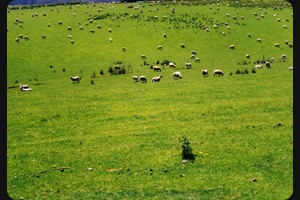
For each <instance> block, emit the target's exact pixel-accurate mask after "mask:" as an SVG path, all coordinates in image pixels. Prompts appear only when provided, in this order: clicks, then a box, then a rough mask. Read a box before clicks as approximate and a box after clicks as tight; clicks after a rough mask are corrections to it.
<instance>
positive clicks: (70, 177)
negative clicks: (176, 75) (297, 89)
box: [7, 3, 293, 199]
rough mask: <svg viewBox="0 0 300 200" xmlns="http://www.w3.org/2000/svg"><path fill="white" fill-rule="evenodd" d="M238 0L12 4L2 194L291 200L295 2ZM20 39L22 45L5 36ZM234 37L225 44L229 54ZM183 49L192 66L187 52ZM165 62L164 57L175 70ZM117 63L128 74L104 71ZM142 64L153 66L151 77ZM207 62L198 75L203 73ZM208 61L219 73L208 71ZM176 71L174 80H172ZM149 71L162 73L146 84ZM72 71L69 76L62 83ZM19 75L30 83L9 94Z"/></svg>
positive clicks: (21, 80) (37, 197) (19, 196)
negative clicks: (186, 149)
mask: <svg viewBox="0 0 300 200" xmlns="http://www.w3.org/2000/svg"><path fill="white" fill-rule="evenodd" d="M247 5H248V4H246V6H243V5H242V4H241V5H230V6H228V5H227V3H219V4H217V3H211V4H206V5H191V6H189V5H185V4H182V5H179V4H171V5H166V4H149V3H141V4H88V5H85V4H82V5H78V6H75V5H73V6H72V7H69V6H55V7H40V8H34V9H25V10H9V11H8V13H7V28H8V32H7V87H8V89H7V113H8V114H7V144H8V149H7V156H8V161H7V165H8V166H7V167H8V171H7V180H8V182H7V185H8V188H7V191H8V194H9V195H10V196H11V197H12V198H14V199H19V198H21V197H23V198H24V199H186V198H191V199H199V198H200V199H286V198H287V197H289V196H290V195H291V194H292V183H293V180H292V178H293V170H292V166H293V165H292V163H293V71H290V70H288V67H290V66H293V48H291V47H289V46H288V44H285V41H288V43H291V44H292V43H293V35H292V33H293V16H292V15H291V14H292V12H293V10H292V8H291V7H290V6H288V5H287V4H286V3H285V4H284V3H281V4H280V3H276V4H272V3H270V4H269V6H266V7H265V6H263V7H260V5H251V6H247ZM135 7H136V8H135ZM172 8H174V9H175V13H172V11H171V9H172ZM155 10H156V11H155ZM73 13H74V15H73ZM254 13H257V14H258V15H257V16H256V15H255V14H254ZM43 14H45V15H46V16H43ZM226 14H228V15H229V16H227V15H226ZM234 16H235V17H236V18H234ZM241 16H243V17H242V18H241ZM257 17H259V19H258V18H257ZM278 18H280V21H278ZM20 20H22V21H23V23H22V22H20ZM89 20H91V21H89ZM59 21H62V25H59V24H58V22H59ZM15 22H16V23H15ZM79 22H80V23H81V25H79V24H78V23H79ZM225 22H228V26H229V27H230V30H229V29H228V28H227V27H226V25H225ZM48 23H50V27H48V26H47V24H48ZM19 24H22V27H20V25H19ZM97 25H101V28H97ZM214 25H216V26H217V27H216V28H215V27H214ZM283 25H286V27H287V28H283ZM80 26H83V30H81V29H80V28H79V27H80ZM205 26H207V27H208V28H209V30H210V31H209V32H208V31H206V30H205ZM68 27H71V28H72V30H71V31H69V30H67V28H68ZM109 28H110V29H111V30H112V32H111V33H110V32H108V29H109ZM91 29H93V30H94V31H95V33H91V32H90V30H91ZM222 32H225V35H222V34H221V33H222ZM163 33H166V35H167V37H166V38H165V37H163ZM248 33H250V34H251V36H252V37H251V38H250V37H248ZM20 34H22V35H23V36H28V37H29V40H28V41H26V40H25V39H24V38H23V39H19V42H16V41H15V39H16V38H17V37H18V36H19V35H20ZM42 35H45V36H46V39H42ZM68 35H71V36H72V39H73V40H74V44H72V43H71V41H70V40H71V39H70V38H68ZM109 38H112V40H113V41H112V42H110V41H109ZM257 38H261V43H260V42H257V41H256V39H257ZM275 43H280V47H279V48H278V47H275V46H274V44H275ZM181 44H185V48H181V47H180V45H181ZM231 44H234V45H235V47H236V48H235V49H229V48H228V47H229V45H231ZM159 45H161V46H162V47H163V49H162V50H158V49H157V46H159ZM122 47H125V48H126V51H123V50H122ZM192 50H195V51H196V52H197V55H196V57H199V58H200V62H194V60H193V59H191V58H190V56H191V51H192ZM247 53H249V54H251V58H250V59H247V58H245V55H246V54H247ZM142 54H144V55H146V56H147V59H142V58H141V55H142ZM282 54H286V56H287V59H285V60H283V59H281V55H282ZM271 58H274V60H273V62H272V63H271V68H266V67H265V65H264V64H263V68H262V69H255V70H254V71H253V69H254V66H255V65H256V63H257V62H260V61H266V60H271ZM163 61H170V62H175V63H176V69H172V68H169V67H168V66H162V65H161V63H162V62H163ZM117 62H119V63H121V64H120V65H121V66H122V67H124V68H125V69H126V74H122V75H110V74H109V73H108V69H109V67H114V65H116V63H117ZM186 62H191V63H192V69H186V67H185V63H186ZM157 63H158V64H157ZM151 65H161V66H162V67H163V70H162V71H161V72H154V71H153V70H152V69H151ZM204 68H205V69H208V71H209V76H208V77H203V76H202V75H201V70H202V69H204ZM216 68H219V69H222V70H223V71H224V72H225V75H224V76H220V77H214V76H212V71H213V70H214V69H216ZM101 70H102V71H103V73H104V74H100V71H101ZM175 70H179V71H180V72H181V73H182V75H183V78H182V79H178V80H174V79H173V78H172V73H173V72H174V71H175ZM237 70H239V71H240V72H243V73H242V74H237V73H236V72H237ZM94 72H95V74H94V75H96V77H93V78H92V77H91V75H93V73H94ZM246 72H248V73H246ZM254 72H255V73H254ZM160 74H162V75H163V77H162V79H161V81H160V82H158V83H152V82H151V78H152V77H154V76H158V75H160ZM75 75H79V76H81V81H80V83H72V81H71V80H70V79H69V77H70V76H75ZM133 75H138V76H140V75H145V76H146V77H147V78H148V82H147V83H144V84H142V83H140V82H137V83H134V82H133V80H132V76H133ZM20 83H22V84H29V86H30V87H31V88H32V89H33V90H32V91H31V92H20V89H19V88H18V85H19V84H20ZM92 83H93V84H92ZM184 135H185V136H186V137H187V138H188V139H189V141H190V147H192V149H193V153H194V155H195V160H194V161H188V162H187V163H185V162H183V160H182V156H181V152H182V145H183V143H182V141H181V140H180V139H181V137H182V136H184Z"/></svg>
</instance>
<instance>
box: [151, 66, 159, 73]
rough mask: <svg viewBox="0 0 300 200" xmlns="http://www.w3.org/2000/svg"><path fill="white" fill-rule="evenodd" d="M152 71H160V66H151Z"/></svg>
mask: <svg viewBox="0 0 300 200" xmlns="http://www.w3.org/2000/svg"><path fill="white" fill-rule="evenodd" d="M153 71H160V72H161V68H160V66H153Z"/></svg>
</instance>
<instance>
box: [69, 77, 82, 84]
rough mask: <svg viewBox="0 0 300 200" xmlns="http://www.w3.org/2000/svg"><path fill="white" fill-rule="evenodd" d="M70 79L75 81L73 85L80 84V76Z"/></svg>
mask: <svg viewBox="0 0 300 200" xmlns="http://www.w3.org/2000/svg"><path fill="white" fill-rule="evenodd" d="M70 79H71V80H72V81H73V83H74V82H78V83H79V82H80V79H81V78H80V76H70Z"/></svg>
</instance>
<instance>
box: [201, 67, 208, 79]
mask: <svg viewBox="0 0 300 200" xmlns="http://www.w3.org/2000/svg"><path fill="white" fill-rule="evenodd" d="M201 74H202V76H204V77H207V76H208V71H207V69H202V71H201Z"/></svg>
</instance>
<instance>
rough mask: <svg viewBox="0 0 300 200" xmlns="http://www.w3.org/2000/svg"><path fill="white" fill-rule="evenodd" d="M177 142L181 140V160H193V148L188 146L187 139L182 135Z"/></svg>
mask: <svg viewBox="0 0 300 200" xmlns="http://www.w3.org/2000/svg"><path fill="white" fill-rule="evenodd" d="M179 142H181V143H182V144H181V147H182V152H181V156H182V159H183V160H192V161H194V160H195V155H194V154H193V148H192V147H191V146H190V141H189V139H188V138H187V137H186V136H185V135H183V136H181V138H179Z"/></svg>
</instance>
